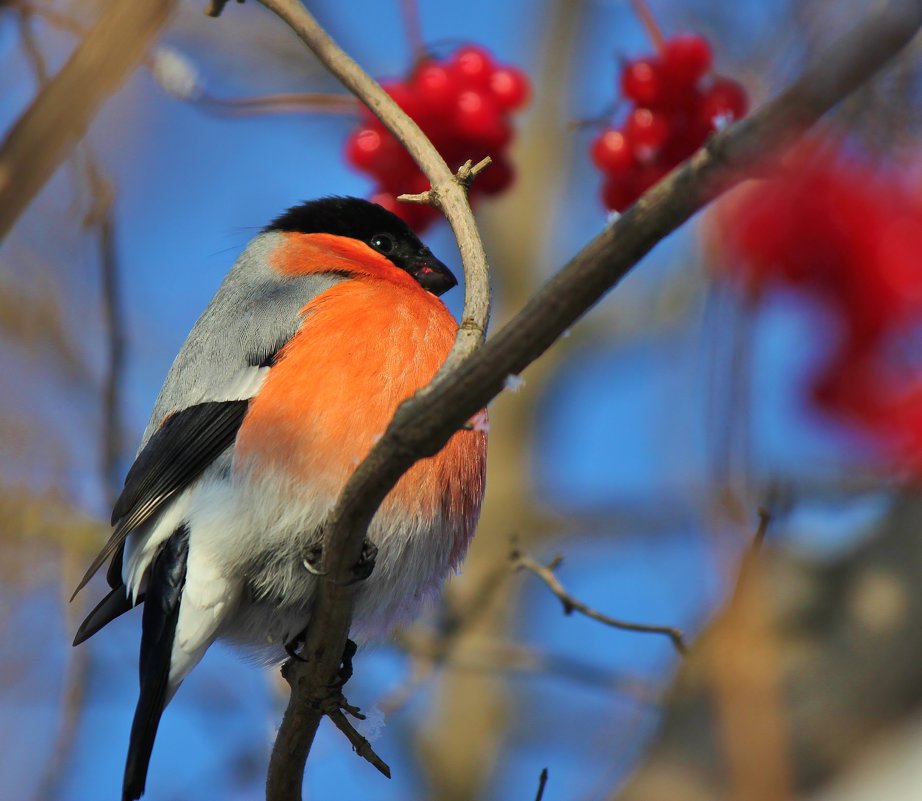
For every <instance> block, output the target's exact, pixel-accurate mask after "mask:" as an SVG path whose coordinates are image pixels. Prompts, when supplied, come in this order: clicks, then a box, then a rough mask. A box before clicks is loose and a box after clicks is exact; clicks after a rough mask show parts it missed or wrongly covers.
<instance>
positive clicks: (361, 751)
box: [327, 709, 391, 779]
mask: <svg viewBox="0 0 922 801" xmlns="http://www.w3.org/2000/svg"><path fill="white" fill-rule="evenodd" d="M327 717H328V718H329V719H330V720H331V721H333V724H334V725H335V726H336V728H337V729H339V730H340V731H341V732H342V733H343V734H344V735H345V736H346V739H348V740H349V742H350V743H352V748H353V750H354V751H355V753H356V754H358V755H359V756H360V757H361V758H362V759H364V760H365V761H366V762H368V763H369V764H371V765H374V766H375V767H376V768H377V769H378V771H379V772H380V773H382V774H383V775H384V776H386V777H387V778H388V779H389V778H390V777H391V769H390V766H389V765H388V764H387V763H386V762H385V761H384V760H383V759H381V757H379V756H378V755H377V754H376V753H375V749H374V748H372V747H371V743H370V742H368V740H367V739H366V738H365V737H363V736H362V735H361V734H360V733H359V732H358V731H357V730H356V728H355V726H353V725H352V724H351V723H350V722H349V719H348V718H347V717H346V715H345V714H344V713H343V711H342V710H341V709H335V710H333V711H330V712H327Z"/></svg>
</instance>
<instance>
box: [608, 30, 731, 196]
mask: <svg viewBox="0 0 922 801" xmlns="http://www.w3.org/2000/svg"><path fill="white" fill-rule="evenodd" d="M711 58H712V56H711V46H710V45H709V44H708V41H707V39H705V38H704V37H702V36H698V35H696V34H682V35H679V36H675V37H673V38H672V39H667V40H666V41H665V42H664V43H663V46H662V50H661V52H660V54H659V56H651V57H647V58H640V59H637V60H636V61H630V62H627V63H626V64H625V65H624V67H623V70H622V73H621V91H622V93H623V95H624V97H626V98H627V99H628V100H629V101H631V106H632V107H631V109H630V111H629V112H628V115H627V119H626V120H625V122H624V123H623V124H622V125H621V126H620V127H618V128H615V127H613V128H608V129H606V130H604V131H602V133H600V134H599V135H598V136H597V137H596V138H595V140H594V141H593V143H592V148H591V154H592V160H593V161H594V162H595V164H596V166H597V167H598V168H599V169H600V170H601V171H602V172H603V173H604V175H605V183H604V185H603V187H602V202H603V203H604V204H605V206H606V207H607V208H609V209H611V210H612V211H619V212H620V211H624V209H626V208H627V207H628V206H630V205H631V203H633V202H634V201H635V200H637V198H638V197H640V196H641V195H642V194H643V193H644V192H646V191H647V189H649V188H650V187H651V186H653V184H655V183H656V182H657V181H659V180H660V179H661V178H662V177H663V176H664V175H666V173H668V172H669V171H670V170H671V169H672V168H673V167H675V166H676V165H677V164H679V163H680V162H682V161H684V160H685V159H687V158H688V157H689V156H690V155H691V154H692V153H694V152H695V151H696V150H697V149H698V148H699V147H701V145H702V144H704V141H705V140H706V139H707V138H708V136H710V135H711V134H712V133H713V132H714V131H716V130H717V129H718V128H720V127H721V125H723V124H725V123H726V122H728V121H732V120H738V119H739V118H740V117H742V116H743V115H744V114H745V113H746V109H747V106H748V100H747V97H746V91H745V90H744V89H743V87H742V86H740V84H738V83H737V82H736V81H733V80H731V79H730V78H723V77H720V76H716V75H715V76H711V75H709V72H710V69H711Z"/></svg>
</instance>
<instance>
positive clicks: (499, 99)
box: [346, 45, 530, 231]
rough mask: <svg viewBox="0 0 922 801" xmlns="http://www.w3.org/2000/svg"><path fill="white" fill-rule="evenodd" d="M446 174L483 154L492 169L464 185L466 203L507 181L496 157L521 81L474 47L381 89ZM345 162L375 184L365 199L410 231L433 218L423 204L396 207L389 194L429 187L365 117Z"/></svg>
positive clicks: (522, 92)
mask: <svg viewBox="0 0 922 801" xmlns="http://www.w3.org/2000/svg"><path fill="white" fill-rule="evenodd" d="M382 85H383V87H384V89H385V90H386V91H387V93H388V94H389V95H390V96H391V97H392V98H393V99H394V100H395V101H396V102H397V104H398V105H399V106H400V107H401V108H402V109H403V110H404V111H405V112H406V113H407V114H408V115H409V116H410V117H412V118H413V119H414V120H415V121H416V124H417V125H419V127H420V128H422V130H423V133H425V134H426V136H428V137H429V139H430V140H431V141H432V143H433V144H434V145H435V147H436V149H438V151H439V153H441V155H442V157H443V158H444V159H445V161H446V162H447V163H448V165H449V166H450V167H451V168H452V169H457V168H458V167H460V166H461V165H462V164H463V163H464V162H465V161H466V160H467V159H472V160H473V161H474V163H477V161H479V160H480V159H482V158H483V157H485V156H491V157H492V159H493V164H491V165H490V167H489V169H487V170H485V171H484V172H483V174H482V175H480V177H478V178H477V180H476V181H475V182H474V184H473V186H472V187H471V198H472V199H474V198H476V197H477V196H478V195H495V194H497V193H499V192H502V191H503V190H504V189H506V188H507V187H508V186H509V185H510V184H511V183H512V181H513V178H514V175H515V174H514V171H513V167H512V164H511V163H510V162H509V160H508V158H507V157H506V155H505V153H504V151H505V150H506V148H507V147H508V146H509V143H510V142H511V141H512V137H513V128H512V124H511V121H510V115H511V113H512V112H514V111H516V110H518V109H520V108H522V106H524V105H525V103H526V102H527V100H528V96H529V92H530V87H529V83H528V78H527V77H526V76H525V74H524V73H522V72H521V71H520V70H518V69H516V68H515V67H510V66H507V65H503V64H498V63H496V62H495V61H494V60H493V57H492V56H491V55H490V53H489V52H488V51H487V50H485V49H484V48H482V47H477V46H474V45H469V46H466V47H462V48H460V49H458V50H457V51H456V52H455V53H454V55H453V56H451V57H450V58H448V59H447V60H445V61H439V60H437V59H434V58H428V59H426V60H424V61H422V62H420V63H419V64H417V65H416V67H415V68H414V69H413V71H412V72H411V73H410V75H409V77H407V78H406V79H405V80H403V81H393V82H390V83H385V84H382ZM346 158H347V160H348V161H349V163H350V164H351V165H352V166H353V167H355V168H356V169H358V170H361V171H362V172H365V173H367V174H368V175H370V176H371V177H373V178H374V179H375V181H376V184H377V185H376V187H375V191H374V195H373V197H372V200H373V201H375V202H376V203H380V204H381V205H382V206H384V207H385V208H387V209H390V210H391V211H393V212H394V213H396V214H398V215H399V216H400V217H402V218H403V219H404V220H406V221H407V223H408V224H409V225H410V226H411V227H412V228H414V229H415V230H416V231H421V230H423V229H424V228H426V227H427V226H428V225H429V224H430V223H431V222H432V221H433V220H434V219H435V218H436V217H437V216H438V215H437V212H436V211H435V210H434V209H433V208H431V207H429V206H421V205H418V204H414V203H399V202H398V201H397V195H400V194H402V193H404V192H408V193H416V192H423V191H425V190H426V189H428V188H429V182H428V181H427V180H426V178H425V176H424V175H423V174H422V172H420V170H419V168H418V167H417V166H416V164H415V163H414V162H413V160H412V159H411V158H410V157H409V155H407V153H406V151H405V150H404V149H403V146H402V145H401V144H400V143H399V142H398V141H397V140H396V139H395V138H394V136H393V135H392V134H391V133H390V132H389V131H388V130H387V129H386V128H385V127H384V126H383V125H382V124H381V122H380V121H379V120H378V119H377V118H376V117H374V116H373V115H372V114H371V113H370V112H369V111H367V110H364V111H363V114H362V119H361V121H360V123H359V127H358V128H357V129H356V130H355V131H353V132H352V134H351V135H350V136H349V139H348V140H347V142H346Z"/></svg>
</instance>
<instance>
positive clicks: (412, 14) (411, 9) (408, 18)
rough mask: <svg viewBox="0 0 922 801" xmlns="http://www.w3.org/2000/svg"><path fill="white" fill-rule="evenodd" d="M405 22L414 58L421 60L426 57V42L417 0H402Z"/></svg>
mask: <svg viewBox="0 0 922 801" xmlns="http://www.w3.org/2000/svg"><path fill="white" fill-rule="evenodd" d="M400 5H401V8H402V9H403V24H404V25H405V26H406V29H407V40H408V41H409V43H410V50H411V51H412V52H413V60H414V61H420V60H421V59H423V58H425V57H426V43H425V41H424V40H423V26H422V22H421V21H420V18H419V4H418V3H417V2H416V0H402V1H401V3H400Z"/></svg>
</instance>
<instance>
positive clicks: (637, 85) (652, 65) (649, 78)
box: [621, 58, 663, 106]
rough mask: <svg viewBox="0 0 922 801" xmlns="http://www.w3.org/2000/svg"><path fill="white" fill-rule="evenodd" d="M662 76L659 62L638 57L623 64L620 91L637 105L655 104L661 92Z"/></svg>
mask: <svg viewBox="0 0 922 801" xmlns="http://www.w3.org/2000/svg"><path fill="white" fill-rule="evenodd" d="M662 90H663V76H662V74H661V70H660V65H659V62H657V61H656V60H655V59H651V58H639V59H637V60H636V61H631V62H630V63H628V64H627V65H625V67H624V70H623V71H622V73H621V91H622V92H623V93H624V96H625V97H627V98H629V99H630V100H633V101H634V102H635V103H637V105H639V106H649V105H653V104H655V103H656V102H657V101H658V100H659V99H660V95H661V94H662Z"/></svg>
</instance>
